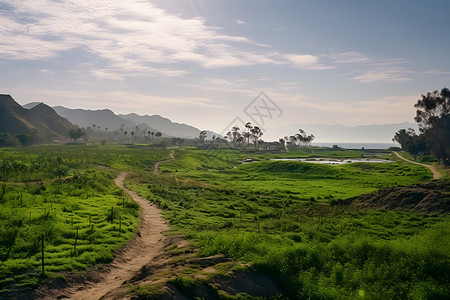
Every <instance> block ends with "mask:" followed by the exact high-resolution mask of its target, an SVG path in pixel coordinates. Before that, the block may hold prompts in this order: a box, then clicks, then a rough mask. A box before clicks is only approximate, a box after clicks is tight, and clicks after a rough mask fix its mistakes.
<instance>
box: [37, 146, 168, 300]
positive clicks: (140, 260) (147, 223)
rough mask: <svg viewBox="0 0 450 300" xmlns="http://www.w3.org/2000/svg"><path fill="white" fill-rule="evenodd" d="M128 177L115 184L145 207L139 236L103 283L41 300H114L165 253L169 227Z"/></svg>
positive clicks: (122, 252)
mask: <svg viewBox="0 0 450 300" xmlns="http://www.w3.org/2000/svg"><path fill="white" fill-rule="evenodd" d="M170 157H171V158H170V159H168V160H165V161H161V162H157V163H155V165H154V168H153V173H155V174H157V173H158V170H159V165H160V164H161V163H163V162H166V161H170V160H173V159H174V155H173V151H172V153H171V154H170ZM127 174H128V173H125V172H121V173H120V174H119V175H118V176H117V178H116V179H115V180H114V182H115V183H116V185H118V186H119V187H120V188H122V189H123V190H124V191H125V192H126V193H127V194H129V195H130V196H131V197H132V198H133V200H134V201H136V202H137V203H138V204H139V205H140V206H141V215H140V220H139V222H140V226H139V232H138V234H137V235H136V236H135V237H134V239H133V240H131V241H130V242H129V243H128V244H127V245H126V246H125V247H124V248H123V249H121V250H120V251H119V253H118V254H117V256H116V258H115V259H114V261H113V262H112V263H110V264H108V265H106V266H105V268H104V272H102V274H99V275H100V276H101V279H100V281H98V282H85V283H83V284H82V285H75V286H72V287H69V288H66V289H64V290H62V291H54V292H55V293H57V295H55V294H54V293H52V295H46V296H44V297H42V298H40V299H56V297H58V298H59V299H76V300H90V299H93V300H94V299H95V300H97V299H113V297H114V296H112V297H111V296H109V294H114V291H115V290H117V289H118V288H119V287H121V286H122V284H123V283H124V282H125V281H127V280H129V279H131V278H132V277H133V276H134V275H136V274H137V273H138V272H139V271H140V269H141V268H142V267H143V266H145V265H146V264H147V263H149V262H150V261H152V260H153V259H154V258H155V257H156V256H158V255H159V254H161V253H162V252H163V251H164V244H165V243H164V241H165V240H166V239H167V238H166V237H165V236H164V235H163V234H162V233H163V232H164V231H166V230H168V229H169V226H168V225H167V222H166V220H164V219H163V218H162V216H161V211H160V210H159V209H158V208H157V207H156V206H155V205H154V204H152V203H151V202H150V201H148V200H147V199H144V198H142V197H140V196H138V195H137V194H136V192H134V191H131V190H129V189H127V188H126V187H125V186H124V181H125V177H126V176H127Z"/></svg>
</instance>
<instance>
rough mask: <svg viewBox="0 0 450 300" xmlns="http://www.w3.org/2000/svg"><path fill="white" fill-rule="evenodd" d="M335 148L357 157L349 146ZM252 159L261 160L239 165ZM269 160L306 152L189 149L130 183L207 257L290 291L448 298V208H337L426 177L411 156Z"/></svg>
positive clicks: (293, 293) (311, 295)
mask: <svg viewBox="0 0 450 300" xmlns="http://www.w3.org/2000/svg"><path fill="white" fill-rule="evenodd" d="M338 154H339V157H342V158H349V157H355V153H354V152H350V151H349V152H348V153H347V154H348V156H346V155H345V151H341V152H339V153H338ZM358 155H361V153H359V154H358ZM305 156H307V157H313V156H314V157H316V155H310V153H306V154H305V153H303V157H305ZM249 157H251V158H255V159H261V160H262V161H260V162H253V163H248V164H241V163H240V161H241V160H243V159H245V158H249ZM272 157H277V158H283V157H291V158H292V157H301V156H298V153H294V154H293V153H287V154H276V155H268V154H262V155H261V154H258V155H255V154H248V153H241V152H238V151H233V150H227V151H224V153H220V151H217V152H209V153H208V152H204V151H203V152H202V151H199V150H195V149H183V150H180V151H177V152H176V158H177V160H175V161H173V162H168V163H166V164H164V165H162V167H161V168H162V176H150V175H148V174H145V173H141V174H140V175H136V177H135V178H131V179H130V181H129V182H128V184H129V185H130V186H131V188H133V189H135V190H137V191H139V193H140V194H141V195H142V196H144V197H147V198H148V199H149V200H151V201H153V202H155V203H158V205H159V206H160V207H161V208H162V209H164V216H165V217H166V218H168V219H169V220H170V224H171V226H173V227H174V228H177V229H178V230H179V231H181V232H183V233H184V234H185V235H186V236H187V237H188V238H190V239H193V240H194V241H195V244H196V246H197V247H198V248H199V249H201V253H202V255H205V256H207V255H214V254H218V253H222V254H225V255H227V256H228V257H230V258H231V259H233V260H239V261H244V262H249V263H251V264H252V265H253V266H254V267H255V268H256V269H258V270H260V271H262V272H267V273H270V274H272V275H275V277H276V278H278V281H279V284H280V285H281V286H282V287H283V289H284V291H286V294H287V296H289V297H292V298H295V299H306V298H311V299H349V298H361V299H408V298H409V299H444V298H446V297H447V296H448V295H449V288H450V286H449V284H448V282H449V281H448V279H449V278H448V276H449V274H450V272H449V271H450V268H449V266H450V243H449V241H448V239H445V236H447V235H448V234H450V218H449V216H448V215H430V214H423V213H417V212H412V211H385V210H362V209H358V208H356V207H342V206H336V205H330V203H333V201H334V200H338V199H345V198H348V197H352V196H356V195H360V194H363V193H368V192H372V191H375V190H378V189H379V188H383V187H389V186H398V185H410V184H413V183H420V182H425V181H429V180H431V174H430V173H429V171H427V170H426V169H425V168H423V167H420V166H415V165H410V164H406V163H404V162H394V163H388V164H376V163H355V164H347V165H340V166H338V165H320V164H313V163H306V162H292V161H268V159H269V158H272ZM323 157H332V153H330V152H329V151H327V153H326V155H324V156H323ZM386 158H389V157H386ZM390 159H391V160H393V158H392V157H390ZM138 182H139V183H138Z"/></svg>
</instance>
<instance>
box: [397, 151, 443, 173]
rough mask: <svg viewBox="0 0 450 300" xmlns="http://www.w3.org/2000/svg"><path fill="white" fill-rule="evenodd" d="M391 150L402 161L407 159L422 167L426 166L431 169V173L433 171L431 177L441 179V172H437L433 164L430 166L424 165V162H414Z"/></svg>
mask: <svg viewBox="0 0 450 300" xmlns="http://www.w3.org/2000/svg"><path fill="white" fill-rule="evenodd" d="M392 152H394V153H395V155H397V157H398V158H400V159H402V160H404V161H407V162H409V163H412V164H415V165H419V166H423V167H426V168H428V169H429V170H430V171H431V173H433V179H441V177H442V174H441V173H439V172H438V171H437V170H436V168H435V167H434V166H430V165H426V164H421V163H418V162H415V161H412V160H409V159H406V158H404V157H403V156H401V155H400V154H398V153H397V152H396V151H392Z"/></svg>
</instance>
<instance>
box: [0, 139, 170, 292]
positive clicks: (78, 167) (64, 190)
mask: <svg viewBox="0 0 450 300" xmlns="http://www.w3.org/2000/svg"><path fill="white" fill-rule="evenodd" d="M168 156H169V152H168V151H166V150H155V149H153V150H151V149H148V148H128V147H109V146H105V147H96V146H92V147H88V146H81V147H80V146H36V147H27V148H14V149H1V150H0V163H1V164H2V165H1V170H2V173H1V175H0V176H1V179H2V180H3V182H0V195H1V197H0V206H1V210H0V296H1V295H2V294H3V293H7V292H9V291H10V289H11V288H24V287H30V288H32V287H34V286H36V285H37V284H38V283H39V282H40V280H42V279H44V278H46V277H55V276H59V277H60V279H61V280H63V277H62V276H61V274H63V273H62V272H67V271H76V270H86V269H87V268H88V267H90V266H92V265H94V264H96V263H106V262H109V261H111V260H112V259H113V257H114V252H115V250H116V249H118V248H119V247H120V246H122V245H123V244H124V243H126V241H128V240H129V239H131V238H132V237H133V236H134V232H135V230H136V228H137V217H138V215H139V206H138V205H137V204H136V203H135V202H134V201H132V200H131V199H130V197H129V196H128V195H126V194H125V193H124V192H123V191H122V190H121V189H120V188H119V187H117V186H116V185H115V184H114V178H115V176H116V175H115V174H116V171H114V170H112V169H110V167H111V168H115V169H120V170H133V169H144V170H145V169H148V170H151V168H152V166H153V164H154V163H155V162H156V161H159V160H161V159H165V158H167V157H168ZM42 237H44V263H45V264H44V267H45V273H44V274H41V267H42V263H41V258H42V254H41V250H42ZM58 274H59V275H58Z"/></svg>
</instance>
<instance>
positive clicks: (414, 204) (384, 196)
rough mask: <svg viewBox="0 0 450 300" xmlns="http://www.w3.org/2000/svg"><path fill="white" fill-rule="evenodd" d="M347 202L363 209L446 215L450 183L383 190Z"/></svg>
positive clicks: (446, 181) (423, 184)
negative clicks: (408, 210)
mask: <svg viewBox="0 0 450 300" xmlns="http://www.w3.org/2000/svg"><path fill="white" fill-rule="evenodd" d="M346 202H347V203H349V202H353V203H354V204H356V205H357V206H359V207H362V208H385V209H389V210H392V209H396V208H399V209H414V210H416V211H420V212H424V213H437V214H445V213H448V212H449V211H450V181H449V180H442V181H439V182H430V183H421V184H415V185H412V186H405V187H391V188H387V189H381V190H379V191H376V192H373V193H371V194H367V195H361V196H358V197H354V198H350V199H347V200H346Z"/></svg>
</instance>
